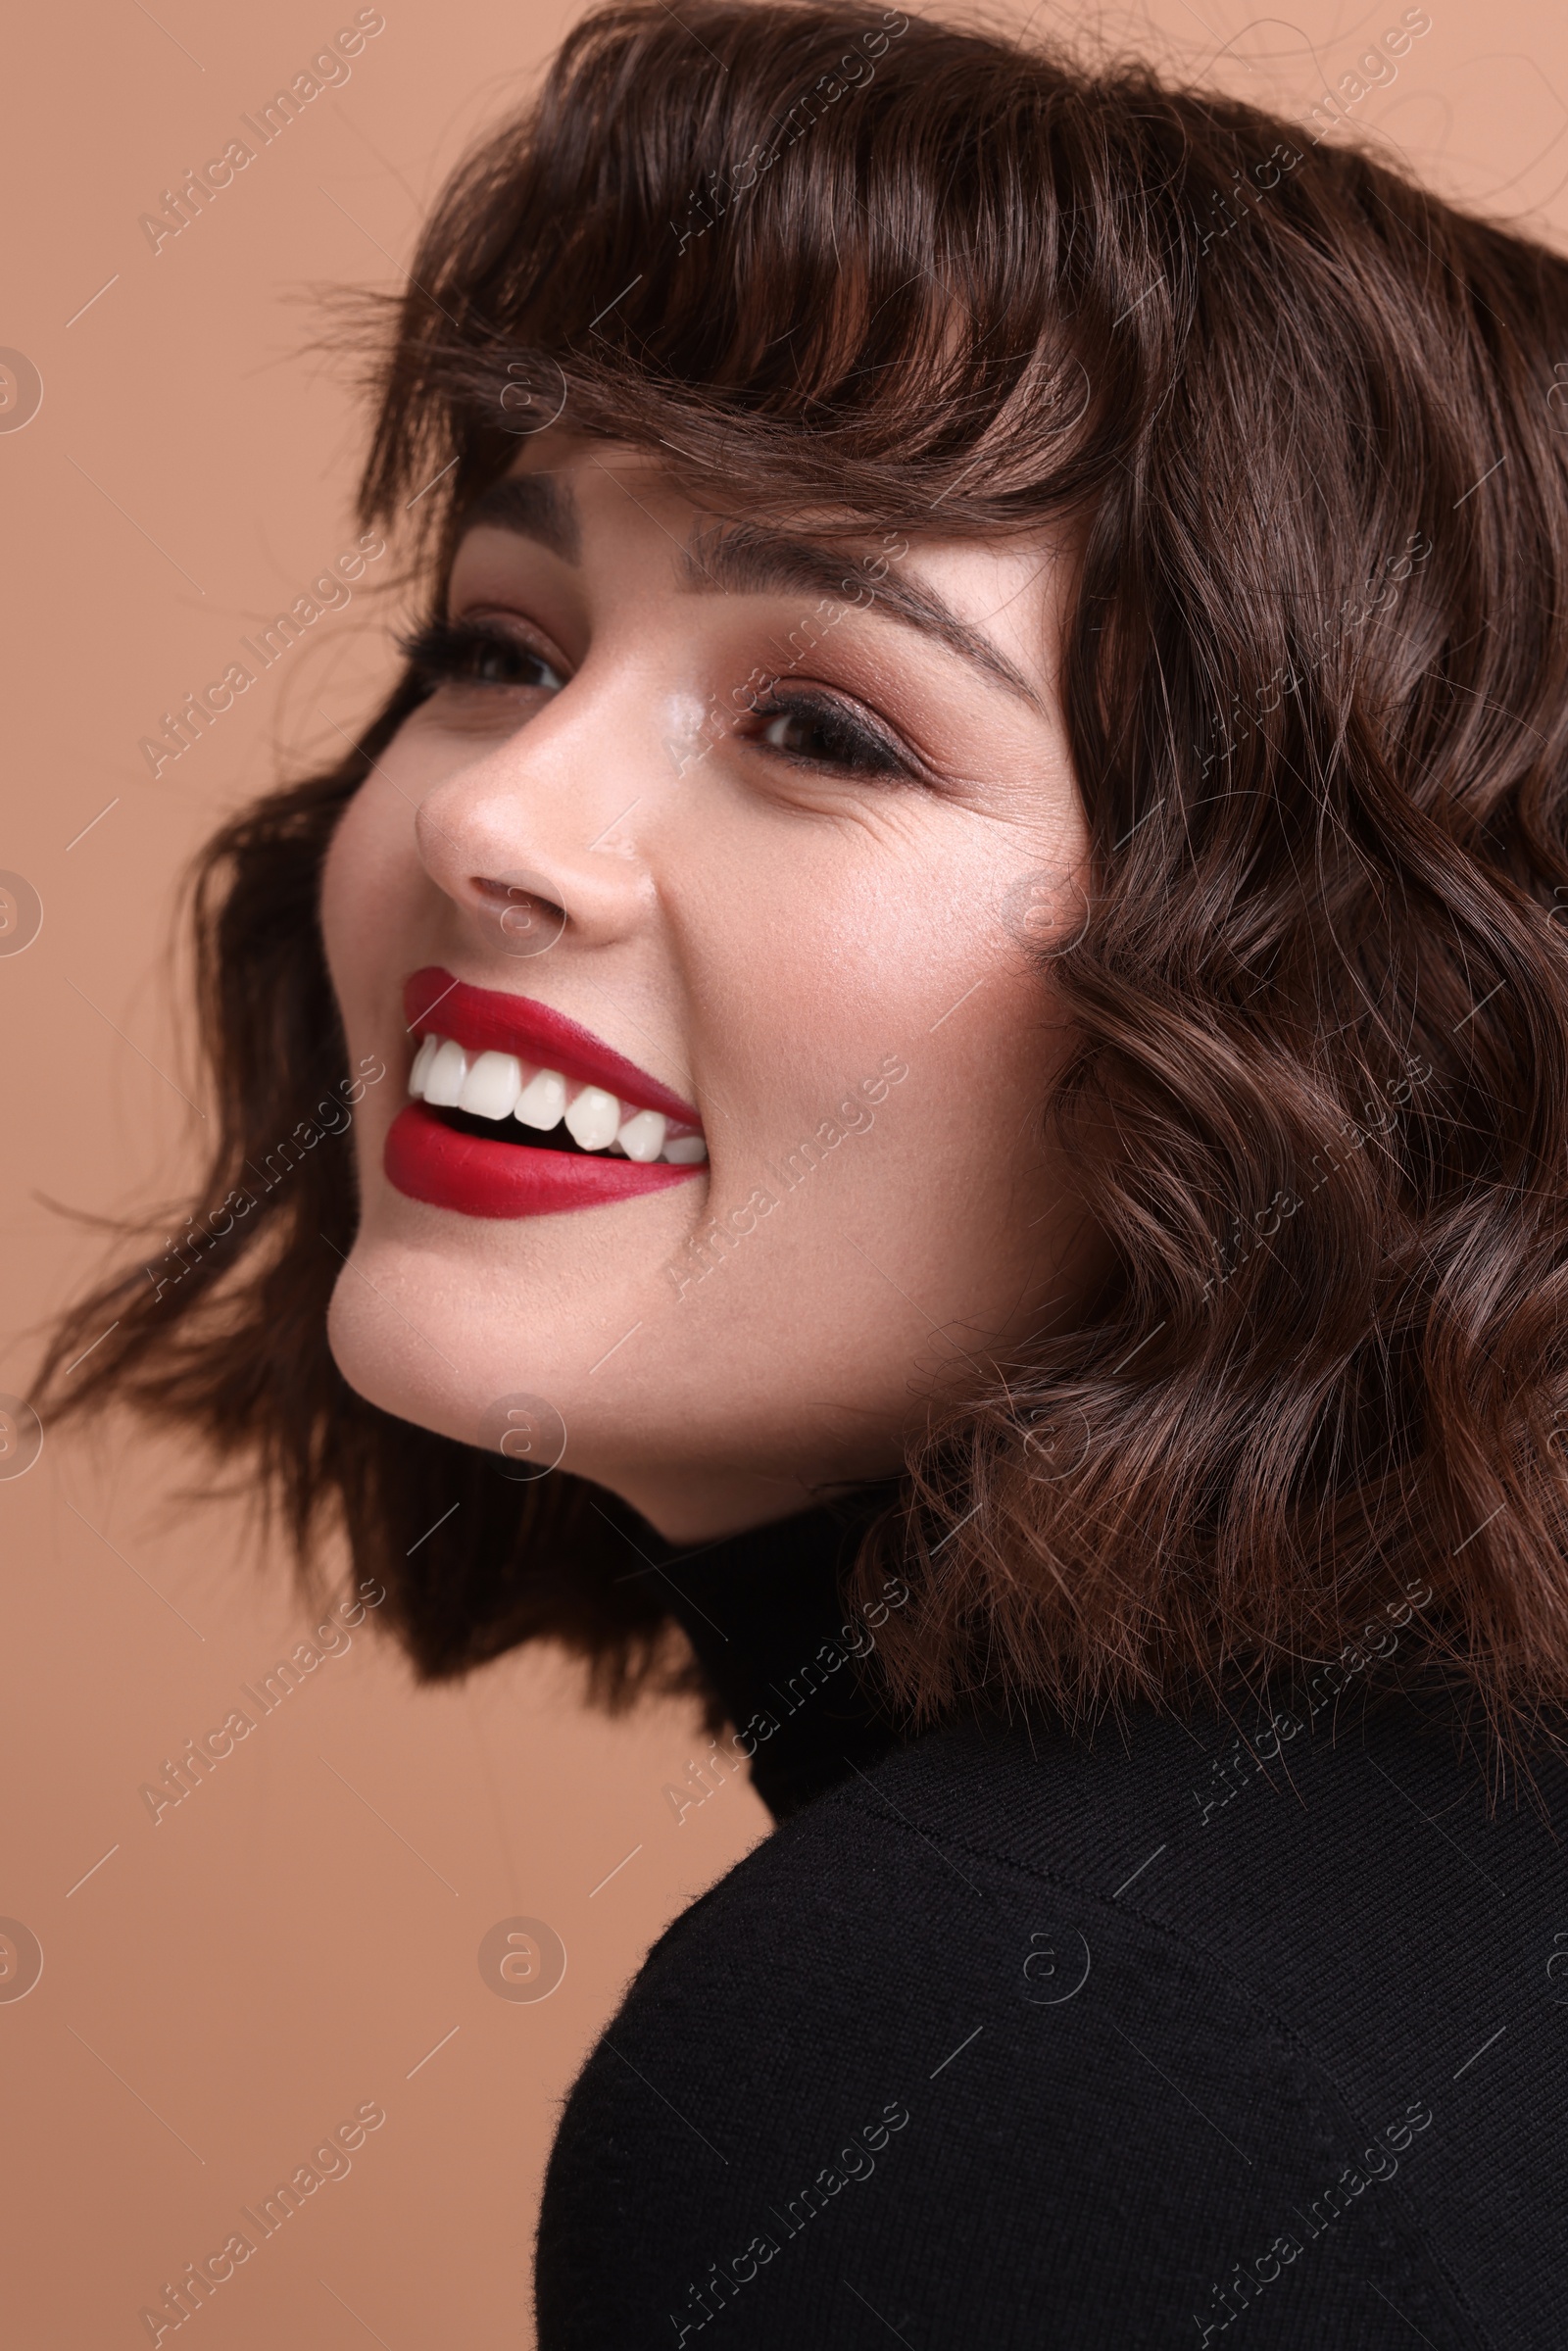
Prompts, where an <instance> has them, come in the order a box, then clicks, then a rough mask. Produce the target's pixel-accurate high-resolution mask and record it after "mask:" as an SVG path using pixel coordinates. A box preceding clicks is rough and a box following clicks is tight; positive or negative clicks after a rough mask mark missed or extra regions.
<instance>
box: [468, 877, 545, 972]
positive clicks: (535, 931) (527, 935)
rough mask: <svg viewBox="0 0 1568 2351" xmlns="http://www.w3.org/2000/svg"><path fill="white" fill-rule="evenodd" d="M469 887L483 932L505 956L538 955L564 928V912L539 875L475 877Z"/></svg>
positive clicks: (542, 953) (542, 952)
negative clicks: (487, 932) (490, 933)
mask: <svg viewBox="0 0 1568 2351" xmlns="http://www.w3.org/2000/svg"><path fill="white" fill-rule="evenodd" d="M473 887H474V891H475V894H476V896H477V898H478V902H479V906H480V910H481V912H482V913H483V915H484V918H485V924H486V928H487V929H493V933H494V936H495V939H496V943H497V944H498V945H499V946H500V947H501V949H502V950H503V952H504V953H505V954H507V955H544V954H545V953H546V951H547V950H548V949H550V948H552V947H554V946H555V944H556V941H557V940H558V939H559V938H560V937H561V934H562V932H563V931H564V929H565V927H566V910H565V908H564V906H563V905H562V904H561V902H560V900H559V899H557V898H555V897H553V896H552V895H551V888H550V884H549V883H548V882H547V881H546V880H545V879H544V877H543V876H542V875H540V874H537V873H531V872H527V871H525V870H522V869H518V870H517V871H515V872H512V873H502V874H475V876H474V877H473Z"/></svg>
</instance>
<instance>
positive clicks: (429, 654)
mask: <svg viewBox="0 0 1568 2351" xmlns="http://www.w3.org/2000/svg"><path fill="white" fill-rule="evenodd" d="M400 649H401V651H402V654H403V657H404V659H405V661H407V662H408V664H409V666H410V668H411V669H412V670H413V671H414V673H415V675H416V676H417V678H418V679H419V681H420V683H421V684H422V685H423V686H424V688H425V691H426V692H427V693H429V694H433V693H434V692H435V690H436V688H437V687H438V686H447V685H459V686H478V687H508V686H510V687H514V688H515V687H525V688H526V687H538V686H542V685H544V684H545V682H546V681H545V679H543V678H540V677H527V676H522V675H518V674H515V672H517V671H520V670H522V669H524V668H527V667H529V666H531V667H533V668H534V669H543V670H548V671H549V672H550V675H551V676H552V677H555V678H558V679H559V678H560V671H559V670H558V669H557V668H556V666H555V663H554V662H553V661H547V660H546V659H545V657H544V655H543V654H542V653H537V652H535V650H534V648H533V647H532V646H531V645H525V644H523V642H522V641H521V639H520V638H518V637H514V636H513V635H511V634H510V632H509V631H507V630H506V629H501V628H494V627H491V626H489V625H487V624H486V623H485V622H484V621H482V620H445V619H435V620H431V621H428V622H426V624H425V626H424V627H423V628H421V629H419V630H417V633H416V634H415V635H413V636H411V637H404V638H403V639H401V640H400ZM486 660H490V661H501V662H503V663H505V664H507V665H508V666H509V667H510V668H511V669H512V670H513V671H514V674H513V675H510V676H502V677H485V676H484V675H482V674H481V664H482V663H483V662H484V661H486Z"/></svg>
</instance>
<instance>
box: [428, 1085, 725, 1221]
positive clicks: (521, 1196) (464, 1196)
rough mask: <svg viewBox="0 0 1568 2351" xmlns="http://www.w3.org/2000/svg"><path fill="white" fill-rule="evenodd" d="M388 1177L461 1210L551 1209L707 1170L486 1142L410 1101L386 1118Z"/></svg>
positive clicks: (656, 1188) (593, 1202) (638, 1192)
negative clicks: (442, 1120) (461, 1131)
mask: <svg viewBox="0 0 1568 2351" xmlns="http://www.w3.org/2000/svg"><path fill="white" fill-rule="evenodd" d="M382 1163H383V1165H384V1166H385V1169H386V1174H387V1181H388V1182H389V1183H390V1184H392V1185H393V1186H394V1187H395V1188H396V1190H397V1191H399V1192H401V1193H404V1194H406V1196H407V1197H408V1198H409V1199H410V1200H423V1201H424V1202H425V1203H426V1204H427V1206H429V1207H432V1208H452V1209H455V1210H456V1211H457V1213H458V1214H459V1215H460V1216H556V1215H559V1214H560V1213H561V1212H562V1211H563V1210H564V1209H566V1208H605V1207H609V1206H611V1205H612V1204H613V1202H614V1201H615V1200H638V1199H640V1198H641V1197H642V1195H643V1194H644V1193H647V1192H662V1191H664V1190H665V1188H666V1187H667V1186H668V1185H670V1184H681V1183H685V1182H686V1181H687V1179H688V1178H689V1177H691V1176H695V1175H705V1174H706V1173H707V1162H706V1161H704V1160H700V1161H699V1162H698V1164H697V1165H696V1166H695V1167H671V1166H670V1165H669V1164H668V1162H667V1161H660V1160H658V1159H655V1160H651V1161H649V1162H647V1163H646V1164H639V1162H638V1161H637V1160H635V1159H596V1158H591V1157H589V1156H588V1155H587V1154H586V1153H582V1154H580V1155H579V1154H578V1153H577V1152H575V1151H539V1150H537V1149H536V1148H535V1147H534V1146H533V1145H531V1144H527V1143H490V1142H487V1141H486V1140H485V1138H484V1137H483V1136H481V1135H463V1134H459V1132H458V1131H457V1129H456V1128H455V1127H449V1126H445V1125H443V1124H442V1122H441V1120H440V1119H439V1118H432V1116H431V1115H430V1112H429V1111H428V1110H427V1109H426V1108H425V1107H424V1105H423V1103H422V1102H411V1103H410V1104H409V1105H408V1107H407V1108H406V1109H403V1110H400V1111H399V1112H398V1114H397V1116H396V1118H394V1120H393V1121H392V1125H391V1128H390V1131H389V1132H388V1135H387V1139H386V1151H385V1155H384V1158H383V1162H382Z"/></svg>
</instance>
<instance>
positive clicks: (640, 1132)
mask: <svg viewBox="0 0 1568 2351" xmlns="http://www.w3.org/2000/svg"><path fill="white" fill-rule="evenodd" d="M668 1124H669V1121H668V1119H667V1118H665V1117H664V1116H663V1114H662V1112H661V1111H659V1110H633V1111H631V1112H630V1114H629V1115H628V1116H627V1117H625V1118H623V1119H622V1120H621V1122H620V1125H619V1127H618V1128H617V1129H616V1131H615V1141H616V1142H617V1143H618V1144H619V1145H620V1148H621V1150H622V1151H624V1152H625V1154H626V1156H627V1158H628V1159H643V1160H647V1159H657V1158H658V1156H659V1154H660V1152H661V1151H662V1150H663V1148H664V1129H665V1128H666V1127H667V1126H668Z"/></svg>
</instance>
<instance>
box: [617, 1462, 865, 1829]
mask: <svg viewBox="0 0 1568 2351" xmlns="http://www.w3.org/2000/svg"><path fill="white" fill-rule="evenodd" d="M897 1491H898V1490H897V1488H896V1486H894V1485H891V1484H884V1485H878V1486H874V1487H861V1488H858V1489H857V1490H856V1491H855V1492H854V1493H853V1494H849V1495H847V1496H846V1497H844V1498H843V1499H842V1500H838V1501H833V1502H828V1503H824V1504H820V1505H818V1506H817V1507H815V1508H812V1509H809V1510H803V1511H800V1512H798V1513H797V1514H796V1515H795V1516H794V1517H792V1518H786V1519H779V1520H776V1521H775V1522H774V1523H773V1524H772V1525H770V1526H765V1527H758V1528H754V1529H752V1530H750V1531H749V1532H748V1533H746V1534H744V1535H733V1536H729V1537H727V1538H725V1539H724V1540H723V1541H722V1542H719V1543H705V1544H701V1545H698V1546H696V1547H693V1548H690V1549H674V1548H671V1547H668V1546H666V1548H665V1551H664V1556H663V1559H662V1574H663V1577H664V1579H665V1586H666V1590H667V1592H668V1593H669V1598H670V1607H671V1613H672V1614H673V1615H674V1617H675V1618H676V1620H677V1621H678V1623H679V1624H680V1626H681V1628H682V1630H683V1631H684V1633H685V1634H686V1636H687V1638H688V1640H689V1641H690V1642H691V1644H692V1648H693V1650H694V1651H695V1652H696V1656H697V1661H698V1666H699V1668H700V1670H701V1672H702V1675H703V1677H704V1680H705V1681H706V1682H707V1684H708V1686H709V1688H710V1689H711V1691H712V1692H713V1695H714V1697H715V1698H716V1700H717V1702H718V1704H719V1706H720V1707H721V1708H722V1710H723V1713H724V1716H725V1718H726V1720H727V1722H728V1724H729V1725H730V1736H731V1738H732V1739H733V1741H734V1743H735V1745H736V1751H737V1752H738V1753H740V1754H749V1755H750V1757H751V1773H752V1784H753V1786H754V1787H755V1788H756V1789H757V1792H758V1794H759V1795H760V1797H761V1799H762V1801H763V1803H764V1804H766V1806H767V1808H768V1810H769V1811H770V1812H771V1813H772V1814H773V1817H774V1819H775V1820H783V1819H786V1818H787V1817H788V1816H789V1815H790V1814H791V1813H792V1812H797V1811H799V1810H800V1808H801V1806H802V1805H803V1804H807V1803H809V1802H810V1801H811V1799H812V1798H813V1797H814V1796H817V1795H820V1794H822V1793H824V1792H825V1791H826V1790H827V1789H828V1788H831V1787H833V1786H834V1785H835V1783H837V1782H838V1781H840V1780H844V1779H848V1778H850V1777H851V1776H852V1775H853V1774H854V1773H855V1772H856V1771H857V1770H859V1771H864V1770H866V1769H867V1768H869V1766H870V1765H871V1764H872V1763H874V1762H875V1761H876V1760H877V1759H878V1758H879V1757H880V1756H882V1755H884V1754H886V1753H887V1752H888V1750H889V1748H890V1747H892V1746H893V1745H894V1744H895V1743H896V1742H897V1738H898V1730H897V1726H896V1723H895V1721H894V1718H893V1716H892V1714H891V1713H890V1711H889V1710H888V1708H887V1706H886V1704H885V1702H884V1701H882V1700H881V1699H880V1698H879V1695H878V1685H877V1679H876V1676H875V1672H874V1669H872V1670H869V1671H868V1670H867V1667H868V1660H869V1659H870V1658H871V1656H872V1654H873V1652H874V1651H875V1648H876V1645H877V1628H878V1627H879V1626H880V1625H881V1624H883V1623H885V1622H886V1621H887V1617H888V1614H889V1612H890V1610H891V1609H892V1608H894V1607H898V1606H901V1605H903V1604H904V1598H901V1596H900V1595H901V1594H903V1595H904V1597H907V1592H906V1590H905V1587H904V1586H903V1585H902V1584H901V1582H900V1580H899V1579H898V1578H897V1577H891V1578H888V1579H886V1583H887V1587H888V1590H887V1594H886V1596H885V1597H884V1598H882V1599H879V1600H876V1601H873V1602H870V1603H862V1602H858V1601H854V1600H848V1599H846V1597H845V1596H844V1586H845V1582H846V1579H847V1578H848V1575H849V1571H850V1569H851V1567H852V1566H853V1564H854V1561H855V1557H856V1553H857V1551H858V1548H859V1544H860V1541H861V1538H862V1536H863V1535H864V1532H865V1529H866V1526H867V1524H868V1523H869V1521H870V1519H871V1517H872V1516H873V1515H874V1513H875V1512H876V1511H877V1510H878V1509H880V1508H883V1507H885V1506H886V1504H887V1503H888V1502H889V1501H890V1500H892V1499H893V1498H894V1496H895V1494H896V1493H897ZM883 1581H884V1580H883V1579H880V1578H879V1579H878V1584H879V1588H880V1587H881V1585H882V1583H883Z"/></svg>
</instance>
